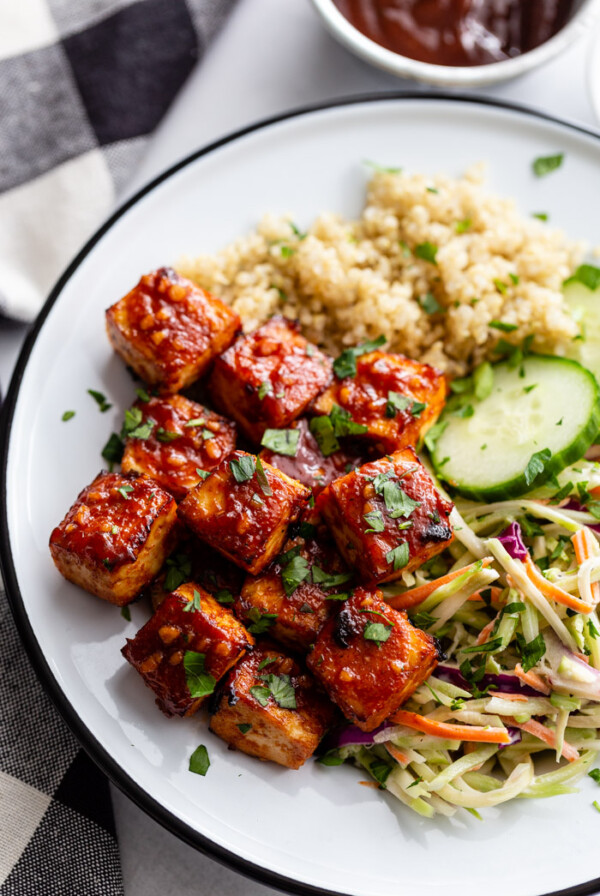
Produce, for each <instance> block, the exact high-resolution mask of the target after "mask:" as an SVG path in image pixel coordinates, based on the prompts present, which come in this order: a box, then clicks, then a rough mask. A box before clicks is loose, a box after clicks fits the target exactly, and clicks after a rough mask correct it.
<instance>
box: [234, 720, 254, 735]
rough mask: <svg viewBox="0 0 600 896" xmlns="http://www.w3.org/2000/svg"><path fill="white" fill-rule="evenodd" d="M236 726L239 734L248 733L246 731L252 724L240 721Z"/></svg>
mask: <svg viewBox="0 0 600 896" xmlns="http://www.w3.org/2000/svg"><path fill="white" fill-rule="evenodd" d="M237 727H238V728H239V730H240V733H241V734H248V732H249V731H250V730H251V728H252V725H251V724H250V722H240V724H239V725H238V726H237Z"/></svg>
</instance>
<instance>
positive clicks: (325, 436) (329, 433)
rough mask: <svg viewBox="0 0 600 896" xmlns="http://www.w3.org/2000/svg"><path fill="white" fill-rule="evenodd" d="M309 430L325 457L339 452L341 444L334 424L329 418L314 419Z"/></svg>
mask: <svg viewBox="0 0 600 896" xmlns="http://www.w3.org/2000/svg"><path fill="white" fill-rule="evenodd" d="M309 429H310V431H311V433H312V434H313V436H314V437H315V439H316V442H317V445H318V446H319V450H320V452H321V454H322V455H323V457H330V456H331V455H332V454H335V452H336V451H338V450H339V447H340V443H339V442H338V440H337V439H336V437H335V432H334V431H333V423H332V422H331V419H330V418H329V417H313V418H312V420H311V421H310V424H309Z"/></svg>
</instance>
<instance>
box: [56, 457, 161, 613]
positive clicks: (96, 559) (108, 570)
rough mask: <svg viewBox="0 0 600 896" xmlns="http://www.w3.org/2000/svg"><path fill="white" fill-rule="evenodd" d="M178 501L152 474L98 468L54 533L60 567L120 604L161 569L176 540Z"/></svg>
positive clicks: (76, 580)
mask: <svg viewBox="0 0 600 896" xmlns="http://www.w3.org/2000/svg"><path fill="white" fill-rule="evenodd" d="M176 523H177V507H176V504H175V501H174V500H173V498H172V496H171V495H170V494H168V492H165V491H164V490H163V489H162V488H160V486H158V485H157V483H156V482H154V480H152V479H150V478H149V477H148V476H139V477H136V476H121V475H120V474H119V473H100V474H99V475H98V476H96V478H95V479H94V481H93V482H92V484H91V485H88V486H87V488H84V490H83V491H82V492H81V494H80V495H79V496H78V498H77V500H76V501H75V503H74V504H73V506H72V507H71V509H70V510H69V512H68V513H67V515H66V517H65V518H64V520H63V521H62V523H61V524H60V525H59V526H57V527H56V529H54V531H53V532H52V535H51V536H50V553H51V554H52V559H53V560H54V563H55V565H56V567H57V569H58V571H59V572H61V573H62V574H63V576H64V577H65V578H66V579H69V581H71V582H74V583H75V584H76V585H80V586H81V587H82V588H85V590H86V591H90V592H91V593H92V594H96V595H97V596H98V597H101V598H103V599H104V600H108V601H110V603H112V604H117V606H119V607H122V606H123V605H124V604H127V603H129V602H130V601H132V600H133V598H134V597H136V596H137V595H138V594H139V592H140V591H141V590H142V588H144V587H145V586H146V585H147V584H148V583H149V582H150V581H152V579H153V578H154V576H155V575H156V574H157V572H158V571H159V569H160V568H161V566H162V565H163V563H164V561H165V558H166V557H167V556H168V555H169V553H170V552H171V551H172V549H173V547H174V544H175V541H176V530H175V529H174V527H175V526H176Z"/></svg>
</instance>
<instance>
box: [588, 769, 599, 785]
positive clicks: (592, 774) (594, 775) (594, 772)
mask: <svg viewBox="0 0 600 896" xmlns="http://www.w3.org/2000/svg"><path fill="white" fill-rule="evenodd" d="M588 778H591V779H592V781H595V782H596V784H600V768H593V769H592V770H591V772H588Z"/></svg>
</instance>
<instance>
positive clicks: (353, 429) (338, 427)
mask: <svg viewBox="0 0 600 896" xmlns="http://www.w3.org/2000/svg"><path fill="white" fill-rule="evenodd" d="M329 418H330V420H331V424H332V426H333V431H334V433H335V435H336V436H338V437H339V438H343V437H344V436H355V435H360V434H361V433H364V432H367V431H368V429H369V427H368V426H365V425H364V424H362V423H355V421H354V420H353V419H352V414H351V413H350V411H345V410H344V409H343V408H341V407H340V406H339V405H338V404H334V405H333V406H332V408H331V411H330V413H329Z"/></svg>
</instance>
